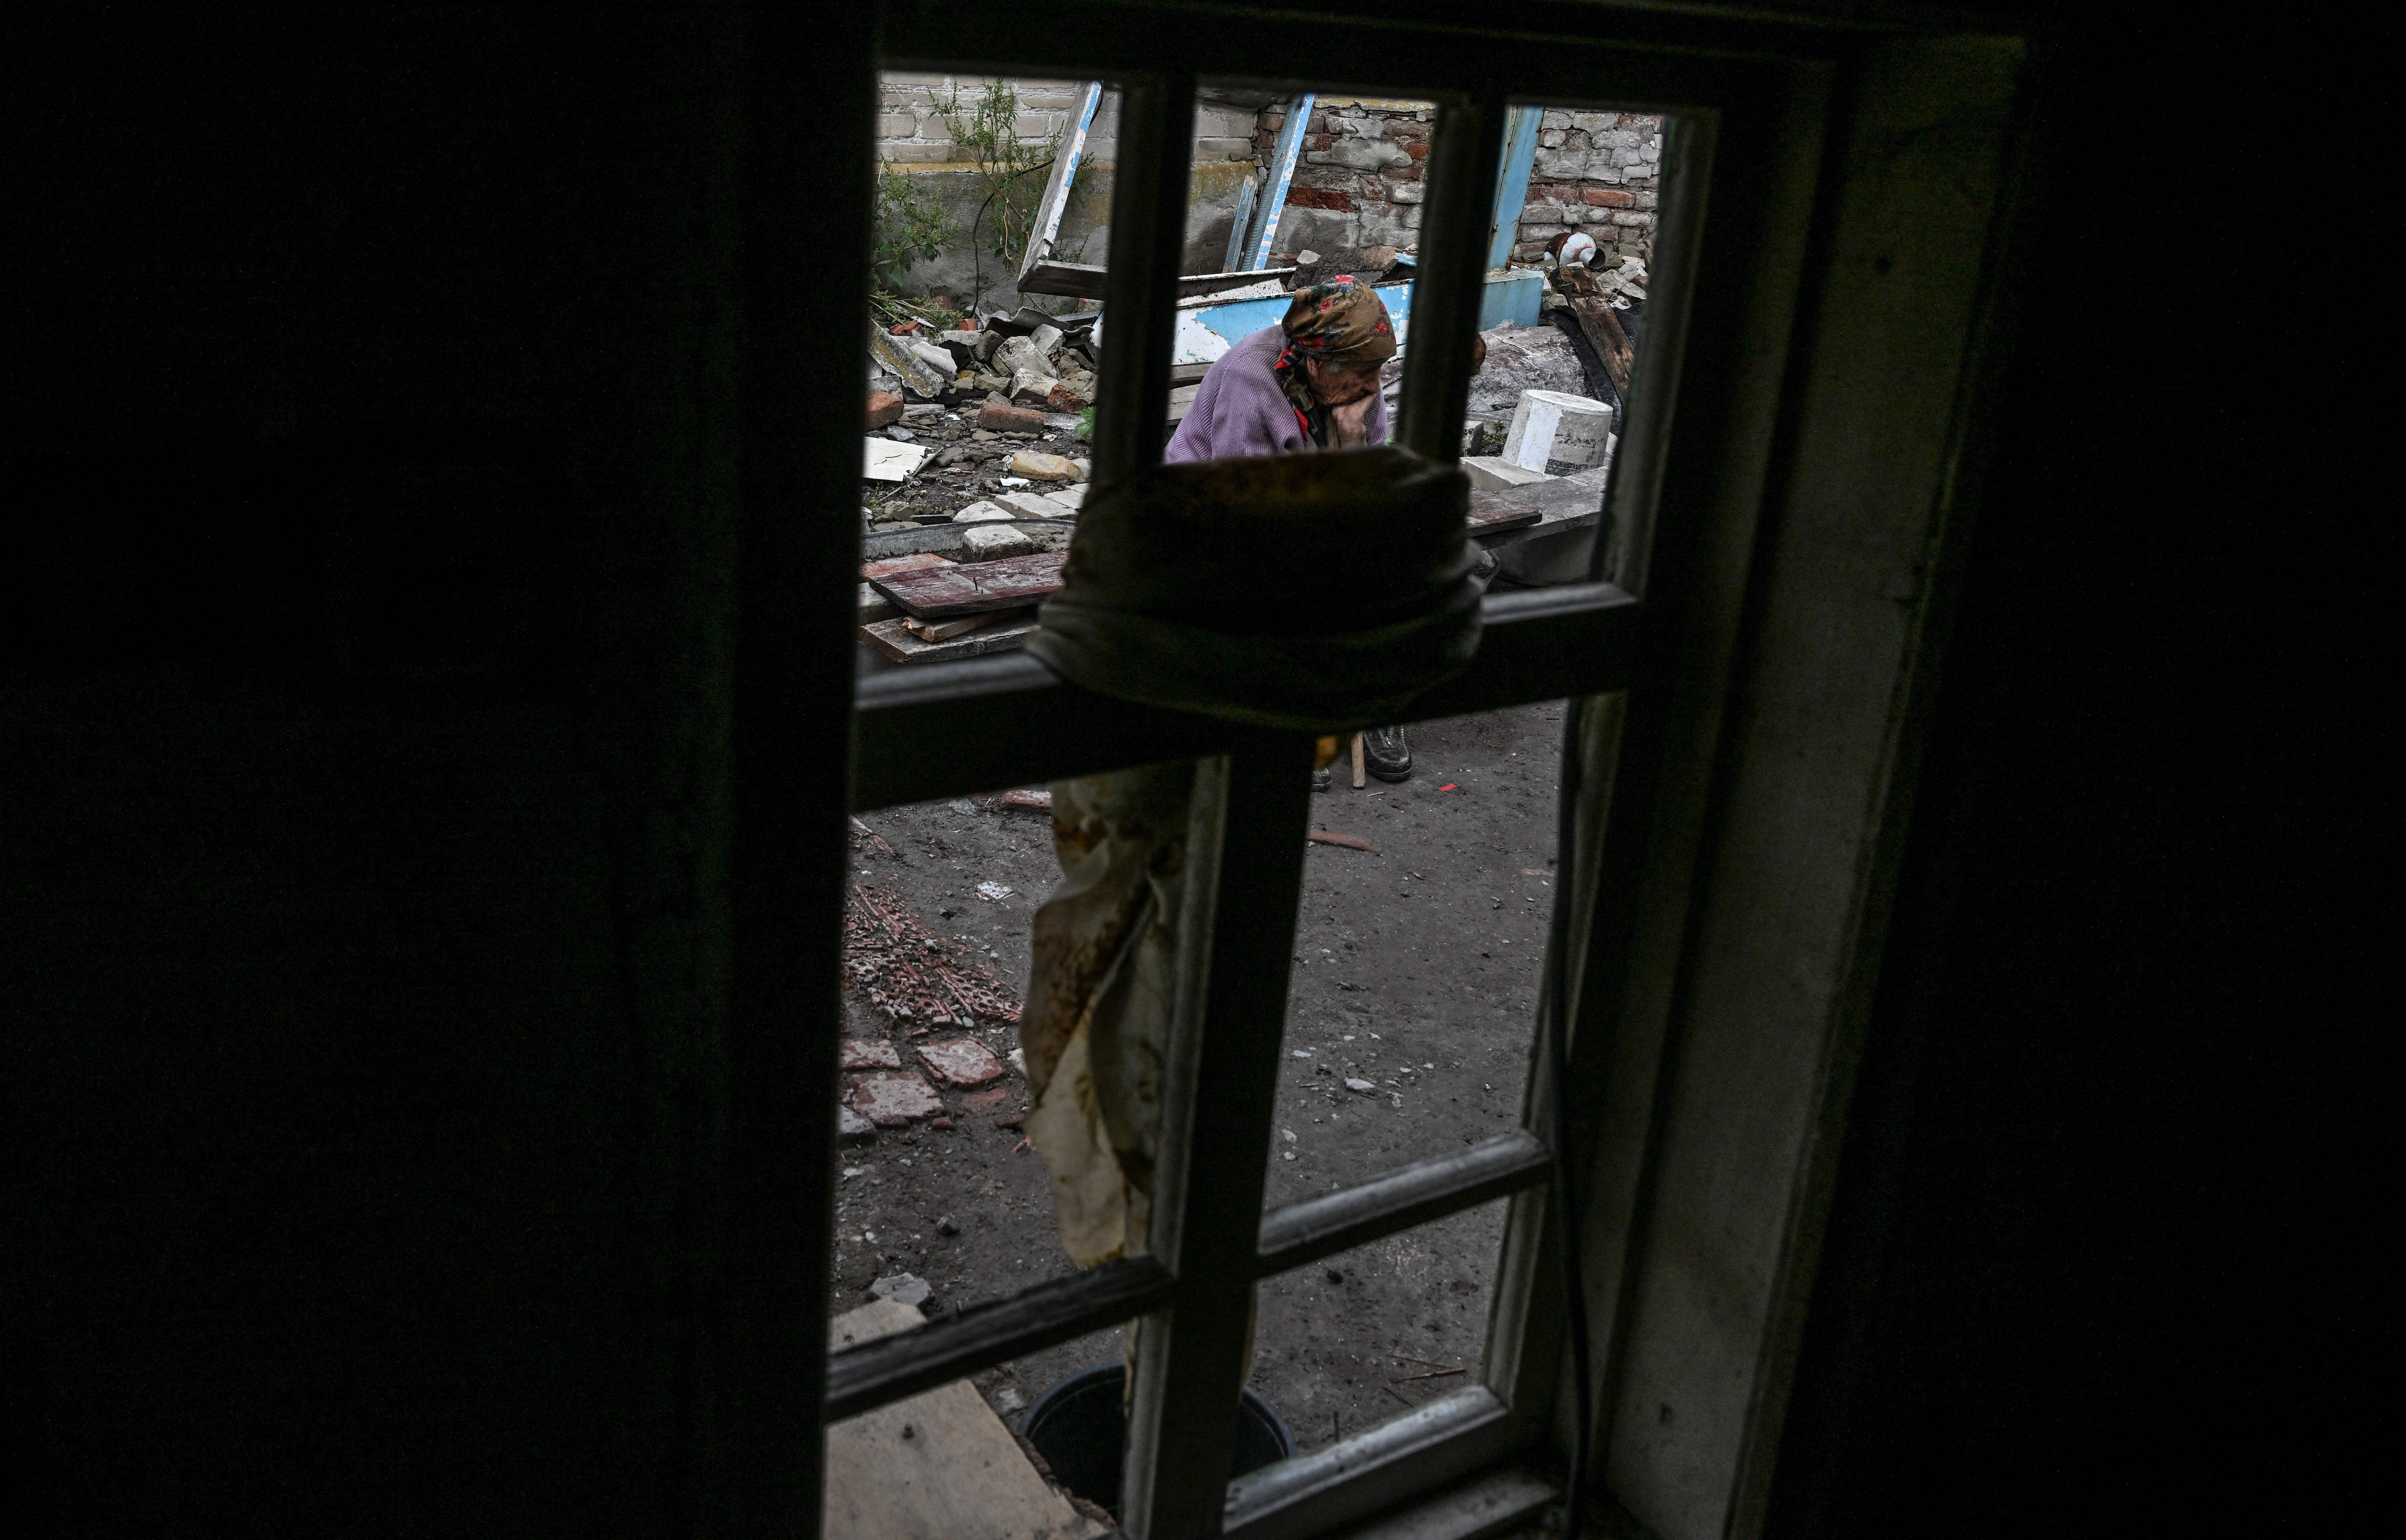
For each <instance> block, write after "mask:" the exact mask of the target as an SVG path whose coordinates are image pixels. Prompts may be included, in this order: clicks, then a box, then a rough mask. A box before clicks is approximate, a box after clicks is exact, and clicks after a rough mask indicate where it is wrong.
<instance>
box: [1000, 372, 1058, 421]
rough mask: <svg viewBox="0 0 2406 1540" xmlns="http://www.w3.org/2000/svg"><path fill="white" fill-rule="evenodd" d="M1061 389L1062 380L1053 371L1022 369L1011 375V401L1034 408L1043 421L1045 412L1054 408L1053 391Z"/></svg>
mask: <svg viewBox="0 0 2406 1540" xmlns="http://www.w3.org/2000/svg"><path fill="white" fill-rule="evenodd" d="M1058 389H1061V382H1060V381H1059V380H1057V379H1055V378H1054V377H1053V374H1052V373H1051V371H1049V370H1045V369H1021V370H1018V371H1015V372H1014V373H1013V374H1012V376H1011V403H1012V405H1013V406H1025V407H1028V408H1030V409H1032V410H1033V411H1034V412H1035V413H1036V416H1037V420H1038V421H1039V422H1041V421H1042V420H1043V416H1044V414H1045V412H1047V411H1048V410H1050V409H1051V408H1052V405H1053V392H1054V391H1055V390H1058Z"/></svg>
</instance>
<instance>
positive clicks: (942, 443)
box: [861, 308, 1102, 530]
mask: <svg viewBox="0 0 2406 1540" xmlns="http://www.w3.org/2000/svg"><path fill="white" fill-rule="evenodd" d="M1101 314H1102V313H1101V312H1100V311H1098V310H1092V311H1086V312H1083V313H1081V314H1078V315H1071V316H1048V315H1046V314H1045V313H1043V312H1042V311H1040V310H1036V309H1033V308H1026V309H1022V310H1020V311H1018V312H1017V313H1016V314H1014V315H1010V316H1004V315H992V316H988V317H986V318H984V320H983V322H980V321H977V320H974V319H964V320H963V321H962V322H961V323H960V324H958V325H957V326H955V328H954V329H952V330H949V331H936V330H933V329H932V328H930V327H929V326H928V325H927V323H926V322H923V321H912V322H906V323H904V324H903V325H902V326H901V327H900V328H899V329H894V330H888V329H883V328H872V329H871V332H870V349H869V352H870V360H869V362H870V379H869V400H868V409H867V414H866V423H867V427H868V430H869V432H870V439H869V443H868V448H867V450H866V453H865V455H864V459H863V465H862V475H863V478H864V496H863V499H862V510H861V511H862V513H863V515H864V516H865V517H866V518H867V520H868V523H869V527H870V530H900V529H909V528H912V527H913V526H916V525H923V524H938V523H942V522H944V521H946V520H949V519H952V518H954V517H955V516H958V515H960V514H961V513H962V512H963V511H964V510H965V509H968V508H969V507H972V506H974V505H976V504H978V503H980V502H995V501H1000V500H1002V499H1006V498H1010V497H1012V496H1015V495H1017V496H1031V497H1035V498H1039V499H1042V498H1045V497H1047V496H1048V494H1052V493H1054V492H1055V491H1056V490H1057V489H1061V488H1067V487H1070V486H1071V485H1072V484H1075V483H1082V482H1083V481H1084V479H1085V461H1084V459H1083V453H1082V452H1083V448H1084V442H1085V441H1084V437H1083V427H1082V423H1081V416H1080V415H1081V414H1083V412H1084V411H1085V409H1086V408H1087V407H1088V406H1090V405H1092V404H1093V403H1094V399H1095V389H1096V376H1095V370H1096V365H1097V344H1096V342H1095V337H1094V330H1095V321H1096V319H1097V318H1098V317H1099V316H1100V315H1101ZM898 446H899V447H898ZM914 451H915V453H914ZM1023 489H1026V490H1023ZM1075 507H1076V504H1075V502H1074V501H1072V502H1069V503H1068V504H1067V505H1066V508H1065V507H1055V506H1052V505H1050V504H1049V503H1048V504H1047V505H1046V506H1044V507H1043V508H1041V509H1037V508H1032V507H1031V508H1024V509H1022V510H1021V511H1020V512H1018V513H1017V514H1015V515H1011V516H1018V517H1042V518H1053V517H1061V516H1064V514H1065V512H1066V513H1074V511H1075Z"/></svg>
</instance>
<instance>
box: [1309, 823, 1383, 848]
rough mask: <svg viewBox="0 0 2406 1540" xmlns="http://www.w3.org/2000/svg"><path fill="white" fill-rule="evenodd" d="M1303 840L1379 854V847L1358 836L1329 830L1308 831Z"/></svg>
mask: <svg viewBox="0 0 2406 1540" xmlns="http://www.w3.org/2000/svg"><path fill="white" fill-rule="evenodd" d="M1304 838H1305V839H1307V840H1309V841H1311V842H1312V843H1314V844H1320V845H1342V846H1344V847H1345V848H1346V849H1347V850H1366V851H1368V852H1369V853H1370V854H1371V855H1378V854H1379V847H1378V846H1377V845H1376V844H1374V843H1372V842H1371V841H1367V840H1365V839H1363V838H1362V837H1361V836H1360V835H1358V834H1337V833H1335V832H1333V831H1331V830H1329V829H1324V828H1316V829H1312V830H1310V831H1309V832H1308V833H1307V834H1306V835H1305V836H1304Z"/></svg>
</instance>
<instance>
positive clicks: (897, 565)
mask: <svg viewBox="0 0 2406 1540" xmlns="http://www.w3.org/2000/svg"><path fill="white" fill-rule="evenodd" d="M952 561H953V558H950V557H948V556H939V555H937V554H936V553H935V552H933V551H913V552H912V553H911V554H910V555H908V556H889V557H883V558H878V559H876V560H873V561H864V562H862V563H861V564H860V575H861V576H862V577H863V578H864V579H866V578H872V577H884V576H885V574H886V573H888V572H918V571H920V570H921V569H922V568H927V567H949V566H951V565H952Z"/></svg>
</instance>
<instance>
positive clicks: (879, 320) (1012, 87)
mask: <svg viewBox="0 0 2406 1540" xmlns="http://www.w3.org/2000/svg"><path fill="white" fill-rule="evenodd" d="M1118 121H1119V104H1118V97H1117V93H1116V92H1111V91H1110V90H1107V89H1105V88H1104V87H1103V86H1102V85H1101V84H1100V83H1099V82H1095V81H1084V80H1035V79H1012V78H977V77H972V76H953V75H927V74H911V73H905V72H900V71H888V72H886V73H885V75H884V76H882V77H881V78H880V106H879V118H878V124H877V131H878V134H877V154H878V160H879V165H878V175H877V193H876V198H877V204H876V209H875V219H874V229H875V250H874V257H873V261H872V272H871V278H870V283H871V290H872V293H871V306H872V311H873V316H874V321H875V324H874V326H873V327H872V330H871V332H870V337H869V339H868V373H869V378H868V406H867V417H866V425H865V432H866V434H867V439H866V443H865V445H864V449H863V460H862V478H863V479H862V484H861V517H862V522H863V526H864V541H863V552H862V554H863V557H864V558H865V560H866V561H867V562H868V563H869V564H870V567H871V568H872V569H874V568H877V567H878V565H879V564H881V563H887V564H890V563H893V562H897V561H901V560H905V559H909V560H914V561H915V562H916V563H917V564H918V565H920V566H922V567H934V568H946V567H953V566H959V565H969V564H974V563H984V562H991V561H998V560H1010V559H1013V558H1028V557H1035V558H1040V559H1038V560H1036V561H1034V562H1033V563H1032V564H1030V565H1032V566H1033V567H1034V568H1035V569H1040V571H1038V572H1036V574H1035V576H1034V577H1033V578H1032V579H1030V580H1029V581H1031V582H1034V583H1036V585H1037V586H1038V587H1041V582H1042V579H1043V577H1044V576H1045V575H1046V574H1047V572H1049V571H1050V569H1051V568H1053V567H1057V564H1058V560H1059V552H1060V551H1061V550H1062V549H1063V548H1065V547H1066V545H1067V543H1068V531H1069V528H1070V524H1069V521H1070V520H1072V519H1074V518H1075V517H1076V515H1077V508H1078V503H1079V502H1080V500H1081V499H1082V498H1083V494H1084V490H1085V479H1086V470H1087V464H1086V459H1087V457H1086V448H1085V445H1086V440H1087V437H1088V436H1089V433H1090V431H1091V426H1092V420H1093V419H1092V417H1091V414H1090V413H1089V411H1088V408H1089V407H1090V406H1091V404H1092V403H1093V400H1094V393H1095V389H1096V380H1095V368H1096V363H1097V345H1096V343H1095V339H1094V331H1093V328H1094V323H1095V318H1096V317H1097V315H1099V314H1100V310H1099V306H1098V305H1097V300H1098V298H1099V296H1100V294H1101V276H1102V271H1103V263H1104V261H1105V260H1106V254H1107V252H1108V250H1109V248H1110V244H1111V184H1112V179H1113V172H1114V162H1115V159H1116V151H1117V130H1118ZM880 575H882V572H879V571H869V572H864V574H863V580H864V584H866V583H868V582H869V581H871V580H873V579H875V578H877V577H878V576H880ZM972 575H973V576H974V575H975V574H972ZM1040 597H1041V595H1040V593H1034V594H1033V597H1031V598H1030V599H1029V603H1030V604H1032V603H1033V602H1034V600H1035V598H1040ZM1026 608H1027V606H1026V605H1020V606H1012V607H1011V609H1010V611H1009V613H1004V612H1000V611H992V610H987V611H977V612H963V613H955V611H954V610H953V609H950V608H947V607H946V606H945V605H944V604H942V603H941V602H938V603H935V604H933V605H931V606H930V605H914V604H913V603H912V602H910V601H909V600H907V599H905V600H904V601H902V602H900V603H899V604H898V603H897V602H896V601H895V600H894V599H893V598H892V597H890V596H887V595H884V594H879V593H875V592H873V591H870V590H868V589H867V588H864V592H863V599H862V617H861V627H862V643H863V658H864V662H865V663H866V664H867V666H869V667H871V668H876V667H882V666H886V665H888V664H892V663H916V662H931V661H941V660H944V659H947V658H953V657H972V656H976V655H978V654H980V653H984V652H996V651H1005V650H1009V649H1011V648H1013V647H1016V646H1017V645H1018V644H1019V643H1020V642H1021V641H1023V640H1024V639H1025V636H1026V630H1027V627H1026V625H1025V624H1022V623H1021V622H1023V621H1026V620H1027V619H1028V618H1029V617H1027V616H1026V615H1021V614H1020V613H1018V612H1020V611H1022V610H1025V609H1026ZM981 617H982V618H981ZM972 631H974V632H976V633H978V634H977V636H976V639H975V640H973V641H972V640H969V636H970V633H971V632H972Z"/></svg>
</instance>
